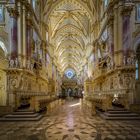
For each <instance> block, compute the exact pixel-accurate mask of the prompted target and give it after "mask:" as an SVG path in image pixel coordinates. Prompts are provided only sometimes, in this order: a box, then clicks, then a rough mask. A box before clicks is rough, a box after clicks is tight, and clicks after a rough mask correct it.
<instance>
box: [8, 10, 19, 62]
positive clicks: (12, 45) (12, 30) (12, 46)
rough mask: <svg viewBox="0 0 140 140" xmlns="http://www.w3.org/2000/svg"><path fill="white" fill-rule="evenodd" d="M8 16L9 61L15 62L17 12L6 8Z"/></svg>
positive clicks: (16, 51) (16, 52)
mask: <svg viewBox="0 0 140 140" xmlns="http://www.w3.org/2000/svg"><path fill="white" fill-rule="evenodd" d="M8 12H9V14H10V21H9V22H10V38H9V42H10V43H9V44H10V59H12V60H15V59H16V58H17V54H18V48H17V17H18V12H17V11H16V10H15V9H14V8H8Z"/></svg>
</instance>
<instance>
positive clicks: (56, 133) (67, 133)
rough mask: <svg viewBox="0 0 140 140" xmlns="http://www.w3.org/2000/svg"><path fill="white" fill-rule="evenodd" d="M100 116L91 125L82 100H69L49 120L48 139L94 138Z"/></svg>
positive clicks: (84, 139) (88, 139)
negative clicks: (83, 110)
mask: <svg viewBox="0 0 140 140" xmlns="http://www.w3.org/2000/svg"><path fill="white" fill-rule="evenodd" d="M99 121H101V120H100V119H99V118H97V119H96V122H95V123H94V124H92V125H91V118H89V117H88V116H87V115H86V114H83V112H82V110H81V104H80V100H68V101H66V104H65V105H63V106H62V107H61V108H60V109H58V110H57V111H56V112H54V113H53V114H52V115H51V116H50V120H48V129H47V135H48V140H93V139H94V138H93V137H95V135H96V125H97V124H98V122H99Z"/></svg>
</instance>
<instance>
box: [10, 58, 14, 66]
mask: <svg viewBox="0 0 140 140" xmlns="http://www.w3.org/2000/svg"><path fill="white" fill-rule="evenodd" d="M10 68H14V60H12V59H11V60H10Z"/></svg>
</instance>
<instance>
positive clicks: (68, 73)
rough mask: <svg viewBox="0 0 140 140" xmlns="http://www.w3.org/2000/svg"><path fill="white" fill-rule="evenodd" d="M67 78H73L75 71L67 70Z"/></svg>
mask: <svg viewBox="0 0 140 140" xmlns="http://www.w3.org/2000/svg"><path fill="white" fill-rule="evenodd" d="M65 75H66V77H67V78H69V79H71V78H72V77H73V76H74V71H73V70H71V69H69V70H67V71H66V72H65Z"/></svg>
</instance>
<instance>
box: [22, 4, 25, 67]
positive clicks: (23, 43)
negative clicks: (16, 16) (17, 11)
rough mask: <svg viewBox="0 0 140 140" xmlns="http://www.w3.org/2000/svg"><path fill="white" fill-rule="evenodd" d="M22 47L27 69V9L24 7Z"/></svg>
mask: <svg viewBox="0 0 140 140" xmlns="http://www.w3.org/2000/svg"><path fill="white" fill-rule="evenodd" d="M22 25H23V26H22V39H23V40H22V45H23V48H22V49H23V50H22V51H23V67H26V7H25V5H24V4H23V6H22Z"/></svg>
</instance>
